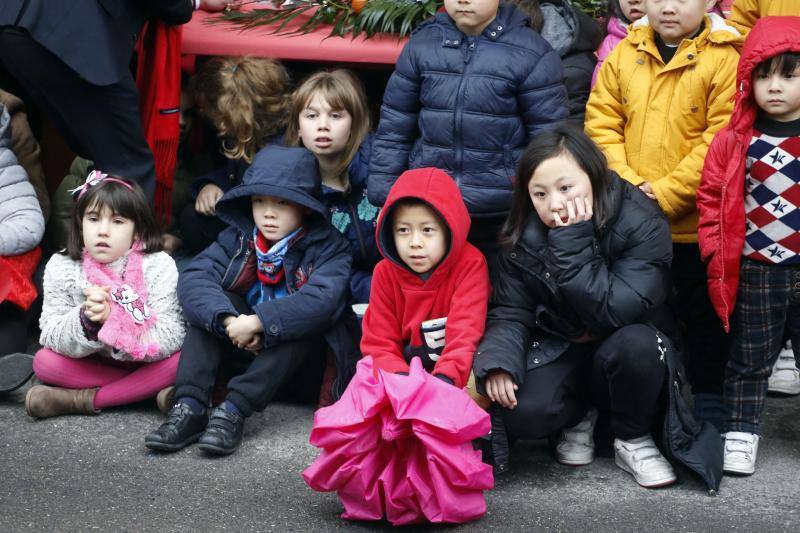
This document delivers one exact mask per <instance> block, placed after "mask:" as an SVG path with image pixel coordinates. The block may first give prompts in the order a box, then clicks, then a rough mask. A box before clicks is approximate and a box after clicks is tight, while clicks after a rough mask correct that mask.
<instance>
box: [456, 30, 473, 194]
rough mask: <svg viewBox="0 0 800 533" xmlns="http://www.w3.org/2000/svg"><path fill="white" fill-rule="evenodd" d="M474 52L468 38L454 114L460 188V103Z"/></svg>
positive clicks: (461, 112) (462, 161)
mask: <svg viewBox="0 0 800 533" xmlns="http://www.w3.org/2000/svg"><path fill="white" fill-rule="evenodd" d="M474 50H475V38H474V37H468V38H467V41H466V48H465V50H464V72H463V73H462V74H461V79H460V80H459V81H458V90H457V91H456V113H455V115H456V116H455V134H456V136H455V137H456V138H455V141H456V146H455V149H456V150H455V152H456V175H455V181H456V185H458V186H459V187H460V186H461V173H462V172H463V169H464V160H463V159H464V147H463V146H462V137H463V128H462V127H461V119H462V115H463V111H464V110H463V106H462V102H463V101H464V89H465V85H464V80H465V79H466V77H467V70H468V67H469V60H470V59H471V58H472V53H473V51H474Z"/></svg>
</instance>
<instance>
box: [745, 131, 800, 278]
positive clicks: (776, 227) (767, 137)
mask: <svg viewBox="0 0 800 533" xmlns="http://www.w3.org/2000/svg"><path fill="white" fill-rule="evenodd" d="M746 168H747V176H746V178H745V200H744V205H745V213H746V222H745V223H746V229H745V235H746V236H745V245H744V249H743V250H742V255H743V256H744V257H747V258H749V259H754V260H756V261H763V262H766V263H770V264H777V263H780V264H783V265H792V264H800V120H795V121H793V122H776V121H772V120H768V119H764V118H761V119H759V120H758V121H757V122H756V124H755V130H754V131H753V138H752V141H751V142H750V147H749V149H748V150H747V167H746Z"/></svg>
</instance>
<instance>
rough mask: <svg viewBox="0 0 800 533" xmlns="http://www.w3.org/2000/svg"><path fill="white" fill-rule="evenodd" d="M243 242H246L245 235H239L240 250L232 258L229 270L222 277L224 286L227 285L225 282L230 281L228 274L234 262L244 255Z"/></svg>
mask: <svg viewBox="0 0 800 533" xmlns="http://www.w3.org/2000/svg"><path fill="white" fill-rule="evenodd" d="M243 241H244V235H239V249H238V250H237V251H236V253H235V254H233V257H232V258H231V262H230V263H228V268H226V269H225V273H224V274H223V275H222V283H223V284H224V283H225V280H226V279H228V272H229V271H230V270H231V267H232V266H233V263H234V261H236V258H237V257H239V256H240V255H241V254H242V243H243Z"/></svg>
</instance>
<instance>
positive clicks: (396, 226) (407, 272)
mask: <svg viewBox="0 0 800 533" xmlns="http://www.w3.org/2000/svg"><path fill="white" fill-rule="evenodd" d="M469 226H470V220H469V214H468V213H467V209H466V206H465V205H464V201H463V200H462V199H461V193H460V192H459V190H458V186H457V185H456V183H455V182H454V181H453V179H452V178H451V177H450V176H448V175H447V174H446V173H445V172H443V171H441V170H439V169H435V168H420V169H415V170H409V171H406V172H404V173H403V174H402V175H401V176H400V177H399V178H398V179H397V181H396V182H395V184H394V185H393V186H392V189H391V191H390V192H389V196H388V198H387V199H386V205H385V207H384V209H383V210H382V211H381V214H380V216H379V218H378V228H377V231H376V233H375V236H376V239H377V241H378V248H379V249H380V251H381V254H382V255H383V257H384V259H383V260H382V261H381V262H380V263H378V266H377V267H375V274H374V276H373V279H372V292H371V294H370V299H369V307H368V308H367V312H366V315H365V316H364V333H363V336H362V339H361V352H362V353H363V354H364V356H372V358H373V360H374V364H375V368H376V370H377V369H383V370H386V371H389V372H408V364H409V362H410V361H411V358H412V357H419V358H420V359H421V360H422V363H423V367H424V368H425V370H427V371H428V372H430V373H432V374H433V375H435V376H436V377H439V378H441V379H443V380H444V381H446V382H448V383H450V384H452V385H455V386H456V387H459V388H463V387H464V386H465V385H466V384H467V380H468V379H469V374H470V371H471V368H472V357H473V354H474V353H475V349H476V348H477V346H478V342H480V339H481V336H482V335H483V328H484V323H485V321H486V306H487V302H488V299H489V292H490V290H491V289H490V286H489V274H488V271H487V267H486V259H485V258H484V257H483V255H482V254H481V253H480V252H479V251H478V249H477V248H475V247H474V246H473V245H471V244H470V243H468V242H467V233H468V232H469Z"/></svg>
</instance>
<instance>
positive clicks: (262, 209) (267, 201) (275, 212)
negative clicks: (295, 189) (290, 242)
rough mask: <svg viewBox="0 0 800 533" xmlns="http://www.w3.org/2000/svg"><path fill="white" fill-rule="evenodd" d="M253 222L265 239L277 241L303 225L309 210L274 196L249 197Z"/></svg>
mask: <svg viewBox="0 0 800 533" xmlns="http://www.w3.org/2000/svg"><path fill="white" fill-rule="evenodd" d="M250 200H251V203H252V207H253V222H255V224H256V227H257V228H258V231H260V232H261V235H263V236H264V238H265V239H267V240H268V241H271V242H277V241H279V240H281V239H283V238H284V237H286V236H287V235H289V234H290V233H291V232H293V231H294V230H296V229H297V228H299V227H300V226H302V225H303V220H304V219H305V217H306V214H308V212H309V210H308V208H306V207H303V206H301V205H298V204H296V203H294V202H290V201H289V200H284V199H283V198H278V197H276V196H260V195H254V196H252V197H251V199H250Z"/></svg>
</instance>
